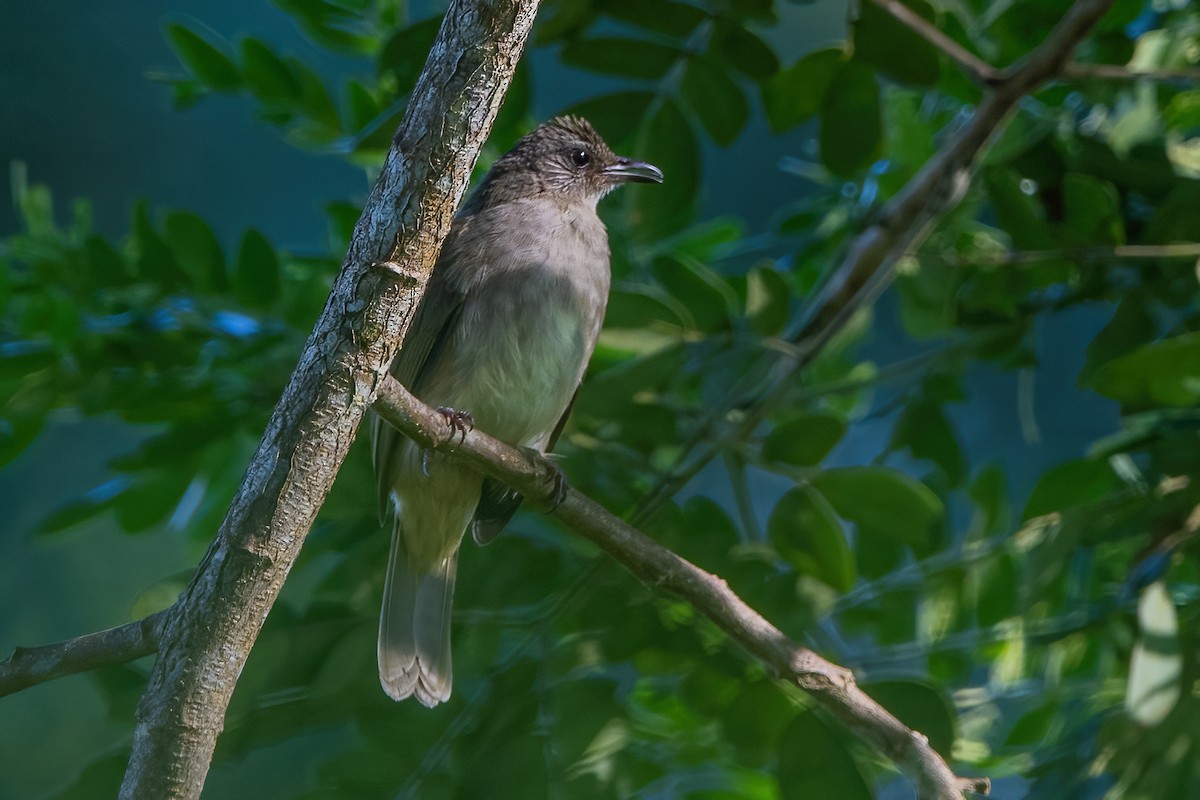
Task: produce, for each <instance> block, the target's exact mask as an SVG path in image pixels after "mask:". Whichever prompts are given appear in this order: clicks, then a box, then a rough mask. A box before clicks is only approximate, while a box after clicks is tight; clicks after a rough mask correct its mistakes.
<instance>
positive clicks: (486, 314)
mask: <svg viewBox="0 0 1200 800" xmlns="http://www.w3.org/2000/svg"><path fill="white" fill-rule="evenodd" d="M555 294H557V293H556V292H554V291H552V290H550V291H549V292H548V293H547V287H545V286H541V287H540V288H539V287H538V286H537V285H536V284H535V285H531V286H526V287H512V289H510V290H509V291H505V292H500V293H496V294H493V295H491V296H489V297H487V298H486V299H485V300H484V301H483V302H480V303H477V304H475V305H474V307H469V308H466V309H464V314H465V316H466V318H465V319H464V320H463V322H464V324H463V326H462V328H461V330H462V332H463V334H462V336H460V337H459V339H458V341H457V342H456V343H455V351H456V352H455V353H454V358H452V359H448V362H449V363H452V364H453V365H454V366H453V372H452V374H451V375H447V376H446V378H447V379H446V380H444V381H438V382H437V383H438V384H440V385H436V386H430V387H429V388H430V390H431V391H430V392H429V393H428V395H430V396H427V397H426V400H427V402H430V403H434V404H438V405H448V406H452V407H454V408H456V409H460V410H463V411H467V412H469V413H470V414H471V415H472V416H473V417H474V419H475V424H476V426H477V427H478V428H479V429H480V430H482V431H485V432H487V433H490V434H491V435H493V436H495V437H497V438H499V439H501V440H504V441H506V442H510V443H512V444H520V445H526V446H540V445H543V444H544V443H545V440H546V438H547V437H548V435H549V433H550V432H551V431H552V430H553V429H554V427H555V425H556V424H557V423H558V420H559V418H560V417H561V416H562V414H563V412H564V411H565V410H566V407H567V404H568V403H570V401H571V396H572V395H573V394H574V393H575V389H576V387H577V386H578V385H579V380H580V378H581V377H582V375H583V369H584V367H585V365H586V360H587V358H588V356H589V355H590V349H591V348H590V346H589V344H588V343H589V341H590V340H591V339H592V338H593V337H594V332H592V331H590V330H589V327H590V326H591V324H592V323H590V322H589V321H588V320H586V319H585V318H584V315H583V314H582V313H580V310H579V309H578V307H577V305H576V303H575V302H573V298H571V297H568V296H565V295H564V296H555ZM477 331H488V332H489V333H488V334H487V335H484V336H479V335H475V334H474V333H472V332H477Z"/></svg>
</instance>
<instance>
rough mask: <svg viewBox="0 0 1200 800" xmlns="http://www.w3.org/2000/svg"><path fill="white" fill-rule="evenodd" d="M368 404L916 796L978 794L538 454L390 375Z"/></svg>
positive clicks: (813, 657) (829, 667)
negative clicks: (596, 559) (714, 628)
mask: <svg viewBox="0 0 1200 800" xmlns="http://www.w3.org/2000/svg"><path fill="white" fill-rule="evenodd" d="M375 410H376V412H377V413H378V414H379V415H380V416H381V417H383V418H384V419H385V420H387V421H388V422H389V423H390V424H391V425H393V426H394V427H396V428H397V429H398V430H400V431H401V432H402V433H404V434H406V435H407V436H409V437H411V438H412V439H413V440H415V441H416V442H417V443H418V444H420V445H422V446H423V447H427V448H431V449H436V450H441V451H444V452H449V453H454V454H455V455H457V457H459V458H461V459H462V460H463V461H465V462H467V463H469V464H471V465H472V466H474V467H476V468H477V469H479V470H480V471H481V472H484V473H486V474H487V475H489V476H491V477H493V478H496V479H497V480H500V481H503V482H504V483H505V484H507V485H509V486H511V487H513V488H514V489H516V490H517V491H519V492H521V494H523V495H524V496H525V497H526V498H527V499H528V500H530V501H531V502H533V503H535V504H537V505H540V506H542V507H553V510H552V512H551V513H552V514H553V515H554V516H555V517H557V518H558V519H560V520H561V521H562V522H563V524H564V525H566V526H567V527H568V528H569V529H571V530H572V531H573V532H575V533H578V534H579V535H581V536H583V537H585V538H587V539H589V540H590V541H592V542H593V543H594V544H596V545H597V546H599V547H600V549H602V550H604V551H605V552H606V553H608V554H609V555H611V556H612V557H613V558H615V559H616V560H617V561H619V562H621V564H622V565H624V566H625V567H626V569H628V570H629V571H630V572H632V573H633V574H634V575H636V576H637V577H638V579H639V580H641V581H642V582H643V583H645V584H646V585H647V586H649V587H651V588H652V589H654V590H655V591H659V592H670V593H672V594H675V595H678V596H679V597H681V598H683V599H684V600H686V601H687V602H689V603H691V604H692V606H694V607H695V608H696V609H697V610H699V611H700V612H701V613H703V614H704V615H705V616H707V617H708V618H709V619H711V620H712V621H713V622H714V623H716V624H717V625H718V626H719V627H720V628H721V629H722V630H724V631H725V633H727V634H728V635H729V636H730V637H731V638H733V639H734V640H736V641H737V642H738V643H739V644H741V645H742V646H743V647H744V648H746V650H748V651H749V652H750V654H751V655H753V656H754V657H755V658H756V659H758V660H759V661H760V662H761V663H762V664H763V665H765V666H766V667H767V668H768V669H769V670H770V671H771V672H772V673H773V674H774V675H776V676H777V677H778V678H780V679H781V680H785V681H788V682H790V683H794V684H796V685H797V686H799V687H800V688H801V689H804V690H806V691H808V692H809V693H810V694H812V695H813V697H815V698H816V699H817V700H818V701H819V702H820V703H821V705H822V706H824V707H825V709H826V710H827V711H829V713H831V714H832V715H833V716H834V717H836V718H837V719H838V721H839V722H841V724H842V725H844V726H845V727H846V728H847V729H848V730H850V731H851V732H852V733H854V734H855V735H856V736H858V737H859V738H860V739H862V740H863V741H864V742H866V743H867V744H868V745H870V746H871V747H872V748H873V749H874V750H876V751H877V752H879V753H881V754H883V755H885V756H887V757H888V758H890V759H891V760H892V761H893V762H894V763H895V764H896V766H897V767H899V768H900V769H901V770H902V771H903V772H904V773H905V774H906V775H907V776H908V777H909V778H910V779H912V781H913V782H914V783H915V784H916V785H917V787H918V790H919V791H920V796H921V797H923V798H924V797H929V798H937V799H938V800H961V798H962V797H964V796H965V795H967V794H969V793H978V794H987V793H988V790H989V788H990V783H989V781H988V779H987V778H960V777H958V776H956V775H955V774H954V772H953V771H952V770H951V769H950V767H949V766H948V765H947V764H946V762H945V760H944V759H942V757H941V756H940V755H938V753H937V752H936V751H934V750H933V748H932V747H930V746H929V742H928V740H927V739H926V738H925V737H924V736H922V735H921V734H920V733H918V732H916V731H912V730H909V729H908V728H907V727H906V726H905V725H904V724H903V723H901V722H900V721H899V720H898V719H896V718H895V717H894V716H893V715H892V714H891V713H889V712H888V711H887V710H886V709H884V708H883V707H882V706H880V705H879V704H878V703H876V702H875V701H874V700H872V699H871V698H870V697H869V696H868V695H867V694H866V693H865V692H863V691H862V689H860V688H858V685H857V684H856V683H855V681H854V676H853V675H852V674H851V673H850V672H849V671H848V670H845V669H843V668H842V667H839V666H837V665H836V664H832V663H830V662H828V661H826V660H825V659H823V658H821V657H820V656H819V655H817V654H816V653H814V652H812V651H811V650H808V649H806V648H804V647H801V646H800V645H798V644H797V643H796V642H794V641H793V640H791V639H790V638H788V637H787V636H786V635H784V634H783V632H781V631H780V630H779V629H778V628H776V627H775V626H774V625H772V624H771V623H770V622H768V621H767V620H766V619H764V618H763V617H762V615H760V614H759V613H758V612H757V611H755V610H754V609H753V608H751V607H750V606H748V605H747V604H746V603H745V602H744V601H743V600H742V599H741V598H740V597H738V596H737V595H736V594H734V592H733V591H732V590H730V588H729V585H728V584H727V583H726V582H725V581H724V580H722V579H721V578H720V577H718V576H716V575H713V574H711V573H708V572H705V571H704V570H702V569H700V568H699V567H697V566H696V565H695V564H692V563H691V562H690V561H688V560H686V559H685V558H683V557H682V556H680V555H678V554H676V553H675V552H673V551H671V550H668V549H667V548H665V547H663V546H662V545H660V544H658V543H657V542H655V541H654V540H653V539H651V538H650V537H649V536H647V535H646V534H644V533H642V532H641V531H639V530H637V529H636V528H634V527H633V526H631V525H629V524H628V523H626V522H625V521H624V520H621V519H620V518H618V517H616V516H614V515H613V514H612V513H610V512H609V511H608V510H606V509H605V508H604V507H603V506H601V505H600V504H599V503H597V502H596V501H595V500H592V499H591V498H589V497H587V496H586V495H583V494H581V493H580V492H578V491H576V490H575V489H572V488H570V487H569V486H566V484H565V479H564V478H563V477H562V474H561V472H560V471H559V468H558V467H557V466H556V465H555V464H554V463H552V462H551V461H549V460H548V459H546V458H544V457H542V456H541V455H539V454H537V453H535V452H534V451H532V450H525V449H517V448H515V447H512V446H510V445H506V444H504V443H503V442H500V441H498V440H496V439H493V438H491V437H490V436H488V435H486V434H484V433H481V432H479V431H470V432H468V433H467V434H466V435H465V436H460V435H459V434H458V433H457V432H456V431H455V430H454V429H452V428H450V427H448V426H447V425H446V421H445V418H444V417H442V416H441V415H439V414H438V413H436V412H435V411H433V410H432V409H430V408H428V407H427V406H425V405H423V404H422V403H421V402H420V401H419V400H417V399H416V398H415V397H413V396H412V394H410V393H409V392H408V390H407V389H405V388H404V387H403V386H401V385H400V384H399V383H398V382H397V381H396V380H394V379H392V378H390V377H389V378H387V379H386V380H385V381H384V382H383V384H382V385H381V386H380V388H379V392H378V395H377V399H376V401H375ZM556 501H557V504H556Z"/></svg>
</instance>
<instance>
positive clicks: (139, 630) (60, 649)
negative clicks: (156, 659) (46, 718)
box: [0, 611, 168, 697]
mask: <svg viewBox="0 0 1200 800" xmlns="http://www.w3.org/2000/svg"><path fill="white" fill-rule="evenodd" d="M167 613H168V612H167V611H159V612H158V613H157V614H151V615H150V616H148V617H143V618H142V619H139V620H137V621H135V622H128V623H126V624H124V625H119V626H117V627H116V628H109V629H108V630H104V631H97V632H95V633H88V634H85V635H83V636H76V637H75V638H74V639H67V640H66V641H65V642H57V643H55V644H46V645H41V646H40V647H18V648H16V649H15V650H13V654H12V655H11V656H9V658H8V659H7V660H6V661H2V662H0V697H3V696H4V695H8V694H12V693H13V692H19V691H21V690H22V689H27V688H29V687H30V686H36V685H37V684H39V683H45V682H46V681H49V680H54V679H55V678H61V677H63V676H65V675H74V674H75V673H77V672H86V671H88V670H90V669H95V668H96V667H100V666H104V665H105V664H121V663H124V662H126V661H133V660H134V659H137V658H141V657H142V656H148V655H150V654H151V653H153V652H155V651H156V650H157V649H158V636H159V630H160V628H161V627H162V624H163V621H164V620H165V619H166V618H167Z"/></svg>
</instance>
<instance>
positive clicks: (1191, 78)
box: [1062, 61, 1200, 83]
mask: <svg viewBox="0 0 1200 800" xmlns="http://www.w3.org/2000/svg"><path fill="white" fill-rule="evenodd" d="M1062 77H1063V78H1067V79H1069V80H1089V79H1097V80H1105V81H1137V80H1150V81H1188V82H1191V83H1195V82H1200V69H1195V68H1191V69H1189V68H1187V67H1176V68H1173V69H1172V68H1164V69H1136V68H1132V67H1126V66H1122V65H1120V64H1082V63H1080V62H1078V61H1074V62H1072V63H1070V64H1067V65H1066V66H1065V67H1063V71H1062Z"/></svg>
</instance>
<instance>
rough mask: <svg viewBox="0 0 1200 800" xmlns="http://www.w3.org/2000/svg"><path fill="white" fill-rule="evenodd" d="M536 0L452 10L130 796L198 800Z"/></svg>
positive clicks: (184, 633) (156, 714) (185, 634)
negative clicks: (251, 658)
mask: <svg viewBox="0 0 1200 800" xmlns="http://www.w3.org/2000/svg"><path fill="white" fill-rule="evenodd" d="M537 5H538V2H537V0H454V2H451V3H450V5H449V8H448V9H447V12H446V16H445V18H444V20H443V22H442V26H441V30H440V31H439V33H438V37H437V41H436V42H435V44H434V46H433V49H432V50H431V52H430V54H429V58H428V60H427V61H426V64H425V68H424V70H423V71H422V73H421V77H420V78H419V79H418V81H417V85H416V87H415V88H414V89H413V93H412V95H411V97H410V98H409V102H408V108H407V110H406V112H405V116H404V121H403V122H402V123H401V126H400V129H399V131H398V132H397V134H396V137H395V139H394V140H393V142H392V148H391V150H390V152H389V153H388V157H387V160H386V162H385V164H384V166H383V169H382V172H381V173H380V176H379V179H378V180H377V181H376V183H375V187H374V190H373V191H372V193H371V196H370V198H369V199H368V200H367V204H366V207H365V208H364V210H363V213H362V216H361V217H360V218H359V221H358V225H357V227H356V228H355V231H354V238H353V241H352V243H351V245H350V249H349V252H348V254H347V256H346V260H345V262H344V263H343V265H342V270H341V273H340V274H339V275H338V277H337V279H336V281H335V283H334V286H333V289H332V291H331V293H330V296H329V300H328V301H327V303H326V305H325V309H324V311H323V312H322V313H321V317H320V319H319V320H318V321H317V323H316V326H315V327H314V329H313V332H312V334H311V335H310V336H309V339H308V341H307V342H306V344H305V348H304V351H303V353H302V354H301V356H300V360H299V363H298V364H297V366H296V369H295V371H294V372H293V374H292V377H291V380H290V381H289V383H288V386H287V388H286V389H285V390H284V393H283V395H282V397H281V398H280V400H279V403H278V404H277V405H276V407H275V411H274V413H273V414H272V416H271V420H270V422H269V423H268V425H267V429H266V432H265V433H264V434H263V438H262V440H261V442H260V443H259V447H258V450H257V452H256V453H255V454H254V456H253V458H252V460H251V462H250V465H249V467H248V468H247V470H246V474H245V476H244V477H243V479H242V485H241V486H240V487H239V489H238V492H237V494H236V496H235V498H234V501H233V504H232V505H231V507H230V509H229V512H228V514H227V516H226V518H225V521H224V522H223V523H222V525H221V528H220V530H219V532H218V534H217V537H216V539H215V540H214V542H213V544H212V546H211V547H210V548H209V551H208V554H207V555H206V556H205V558H204V560H203V562H202V563H201V565H200V567H199V569H198V571H197V574H196V577H195V578H194V580H193V581H192V583H191V585H190V586H189V587H188V588H187V589H186V590H185V591H184V593H183V594H182V595H181V596H180V599H179V601H178V603H177V604H176V605H175V607H174V608H173V609H172V610H171V612H170V613H169V614H168V615H167V617H166V619H165V620H164V621H163V625H162V630H161V636H160V647H159V655H158V659H157V661H156V663H155V665H154V670H153V672H152V674H151V676H150V681H149V684H148V686H147V687H146V690H145V693H144V694H143V695H142V698H141V700H140V702H139V703H138V708H137V724H136V727H135V729H134V737H133V752H132V755H131V757H130V761H129V767H128V769H127V771H126V774H125V780H124V783H123V784H122V787H121V797H122V798H125V800H135V799H136V800H163V799H164V798H197V797H199V796H200V792H201V790H202V788H203V786H204V779H205V776H206V775H207V773H208V767H209V763H210V762H211V760H212V753H213V749H214V747H215V744H216V740H217V736H218V735H219V734H220V731H221V729H222V727H223V725H224V718H225V710H226V708H227V707H228V704H229V699H230V696H231V695H232V693H233V688H234V686H235V684H236V683H237V679H238V676H239V675H240V673H241V670H242V667H243V665H244V664H245V662H246V658H247V657H248V655H249V653H250V649H251V647H252V646H253V643H254V640H255V639H256V638H257V636H258V632H259V629H260V628H261V626H262V623H263V621H264V620H265V618H266V616H267V613H268V612H269V611H270V609H271V606H272V604H273V603H274V601H275V598H276V597H277V596H278V594H279V590H280V588H281V586H282V585H283V581H284V579H285V578H286V577H287V573H288V570H289V569H290V568H291V566H292V564H293V562H294V561H295V559H296V556H297V555H298V554H299V552H300V546H301V545H302V544H303V542H304V538H305V536H306V535H307V533H308V530H309V528H310V527H311V525H312V522H313V520H314V518H315V517H316V514H317V511H318V509H319V508H320V507H321V504H322V502H323V501H324V499H325V496H326V494H327V493H328V491H329V489H330V487H331V486H332V484H333V481H334V478H335V477H336V476H337V473H338V469H339V467H340V466H341V464H342V461H343V460H344V459H345V457H346V454H347V452H348V451H349V449H350V445H351V443H352V442H353V441H354V438H355V435H356V433H357V432H358V427H359V423H360V422H361V421H362V418H363V415H364V414H365V412H366V410H367V408H368V407H369V405H370V403H371V401H372V399H373V396H374V390H375V387H376V385H377V384H378V383H379V381H381V380H382V379H384V378H385V377H386V376H387V374H388V366H389V364H390V363H391V361H392V358H393V356H394V355H395V353H396V351H397V349H398V348H399V345H400V342H401V340H402V339H403V336H404V333H405V331H406V329H407V327H408V324H409V321H410V320H411V318H412V314H413V311H414V310H415V307H416V303H417V301H418V300H419V299H420V296H421V293H422V291H423V290H424V285H425V282H426V280H427V279H428V277H429V273H430V271H431V270H432V268H433V264H434V262H435V261H436V259H437V255H438V251H439V249H440V248H441V242H442V240H443V239H444V238H445V235H446V233H447V232H448V231H449V229H450V223H451V220H452V218H453V215H454V212H455V210H456V209H457V207H458V205H459V202H460V201H461V199H462V196H463V194H464V193H465V191H466V187H467V183H468V181H469V179H470V175H471V170H472V168H473V166H474V164H475V159H476V157H477V156H478V154H479V149H480V147H481V146H482V145H483V142H484V140H485V139H486V137H487V134H488V132H489V131H490V130H491V125H492V121H493V120H494V119H495V116H496V112H497V110H498V109H499V106H500V103H501V101H502V99H503V97H504V93H505V90H506V89H507V87H508V84H509V81H510V80H511V79H512V74H513V70H514V69H515V67H516V64H517V61H518V59H519V58H520V56H521V52H522V50H523V48H524V44H525V39H526V37H527V36H528V33H529V31H530V29H531V27H532V25H533V19H534V16H535V14H536V11H537Z"/></svg>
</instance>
